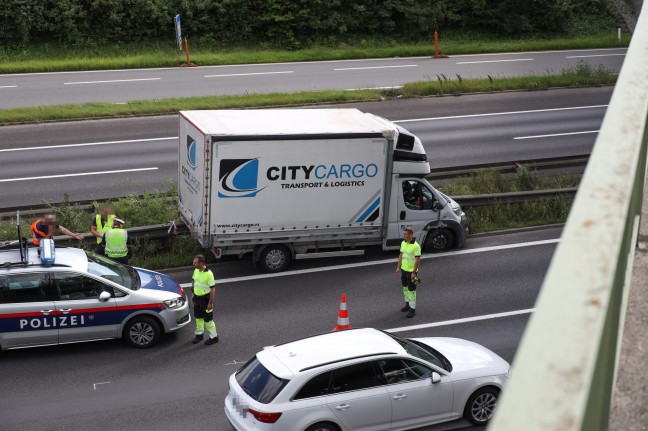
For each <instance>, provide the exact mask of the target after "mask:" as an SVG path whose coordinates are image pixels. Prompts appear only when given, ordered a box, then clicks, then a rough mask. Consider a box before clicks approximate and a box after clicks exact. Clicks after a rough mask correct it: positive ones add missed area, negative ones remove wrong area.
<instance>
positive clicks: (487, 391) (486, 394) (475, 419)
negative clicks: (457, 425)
mask: <svg viewBox="0 0 648 431" xmlns="http://www.w3.org/2000/svg"><path fill="white" fill-rule="evenodd" d="M498 396H499V391H498V390H497V389H495V388H482V389H480V390H478V391H477V392H475V393H474V394H472V395H471V396H470V398H469V399H468V402H467V403H466V409H465V410H464V418H466V419H467V420H469V421H470V422H472V423H473V424H474V425H485V424H486V423H487V422H488V421H489V420H490V419H491V418H492V417H493V412H494V411H495V406H496V405H497V397H498Z"/></svg>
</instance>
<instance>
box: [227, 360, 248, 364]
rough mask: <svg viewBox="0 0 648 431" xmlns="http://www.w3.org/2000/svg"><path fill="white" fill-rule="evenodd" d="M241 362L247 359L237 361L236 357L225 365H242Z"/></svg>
mask: <svg viewBox="0 0 648 431" xmlns="http://www.w3.org/2000/svg"><path fill="white" fill-rule="evenodd" d="M241 364H245V361H237V360H236V359H234V360H233V361H232V362H227V363H225V364H223V365H241Z"/></svg>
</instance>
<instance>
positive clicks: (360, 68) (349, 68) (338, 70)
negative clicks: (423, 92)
mask: <svg viewBox="0 0 648 431" xmlns="http://www.w3.org/2000/svg"><path fill="white" fill-rule="evenodd" d="M397 67H418V64H402V65H400V66H367V67H345V68H343V69H333V70H334V71H336V72H340V71H344V70H366V69H394V68H397Z"/></svg>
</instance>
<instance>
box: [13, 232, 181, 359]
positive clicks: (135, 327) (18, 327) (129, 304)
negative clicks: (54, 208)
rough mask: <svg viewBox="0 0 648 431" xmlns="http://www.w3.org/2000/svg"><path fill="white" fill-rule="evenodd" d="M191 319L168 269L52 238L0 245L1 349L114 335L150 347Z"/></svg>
mask: <svg viewBox="0 0 648 431" xmlns="http://www.w3.org/2000/svg"><path fill="white" fill-rule="evenodd" d="M15 243H18V241H16V242H15ZM190 321H191V317H190V314H189V304H188V302H187V300H186V297H185V295H184V293H183V291H182V288H181V287H180V285H179V284H178V283H177V282H176V281H175V280H173V279H171V278H170V277H167V276H166V275H163V274H159V273H157V272H153V271H147V270H145V269H141V268H135V267H131V266H126V265H122V264H120V263H117V262H114V261H112V260H110V259H108V258H106V257H103V256H99V255H96V254H95V253H92V252H87V251H84V250H81V249H78V248H67V247H56V248H54V246H53V241H52V240H43V241H41V248H40V250H39V249H37V248H31V247H30V248H28V247H27V246H26V242H25V241H22V244H18V245H15V244H13V245H8V246H5V247H0V349H1V350H7V349H17V348H24V347H35V346H48V345H55V344H67V343H76V342H84V341H94V340H105V339H111V338H123V339H124V340H125V341H126V342H127V343H128V344H130V345H131V346H133V347H138V348H146V347H151V346H152V345H154V344H155V343H156V342H157V341H158V340H159V339H160V337H161V336H162V335H163V334H166V333H169V332H173V331H176V330H178V329H180V328H181V327H183V326H185V325H187V324H188V323H189V322H190Z"/></svg>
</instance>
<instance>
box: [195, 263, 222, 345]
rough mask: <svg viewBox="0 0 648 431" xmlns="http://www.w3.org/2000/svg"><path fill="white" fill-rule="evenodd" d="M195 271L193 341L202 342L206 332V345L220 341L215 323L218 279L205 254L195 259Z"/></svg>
mask: <svg viewBox="0 0 648 431" xmlns="http://www.w3.org/2000/svg"><path fill="white" fill-rule="evenodd" d="M193 266H194V268H195V269H194V273H193V282H192V283H191V300H192V302H193V308H194V317H195V318H196V331H195V337H194V339H193V341H192V343H194V344H197V343H200V342H201V341H202V339H203V336H204V334H205V329H206V330H207V334H209V338H207V340H205V344H206V345H208V346H209V345H211V344H216V343H218V333H217V332H216V324H215V323H214V293H215V291H216V281H215V280H214V273H213V272H211V271H210V270H209V269H207V265H206V264H205V256H203V255H202V254H198V255H196V256H195V257H194V260H193Z"/></svg>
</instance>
